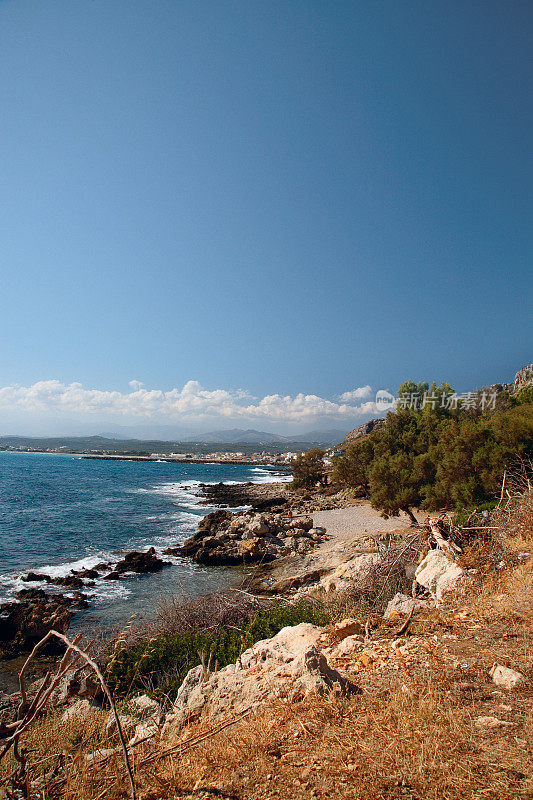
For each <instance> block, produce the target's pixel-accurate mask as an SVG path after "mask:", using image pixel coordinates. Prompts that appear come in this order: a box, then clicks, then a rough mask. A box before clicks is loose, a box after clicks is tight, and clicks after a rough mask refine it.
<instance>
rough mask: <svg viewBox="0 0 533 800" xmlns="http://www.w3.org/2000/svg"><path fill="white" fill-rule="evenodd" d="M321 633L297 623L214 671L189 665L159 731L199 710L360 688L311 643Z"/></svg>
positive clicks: (229, 709)
mask: <svg viewBox="0 0 533 800" xmlns="http://www.w3.org/2000/svg"><path fill="white" fill-rule="evenodd" d="M321 633H322V629H321V628H317V627H316V626H315V625H310V624H308V623H305V622H302V623H300V625H296V626H294V627H290V628H283V629H282V630H281V631H280V632H279V633H278V634H276V636H273V637H272V638H271V639H263V640H262V641H260V642H257V643H256V644H255V645H253V647H250V648H249V649H248V650H246V651H245V652H244V653H243V654H242V655H241V657H240V658H239V659H238V660H237V662H236V663H235V664H230V665H229V666H227V667H224V668H223V669H221V670H218V671H217V672H214V673H211V674H210V675H206V674H205V672H204V670H203V669H202V667H195V668H194V669H192V670H190V671H189V673H188V674H187V676H186V678H185V680H184V682H183V684H182V686H181V687H180V689H179V691H178V694H177V697H176V701H175V703H174V708H173V713H172V714H170V715H168V716H167V721H166V723H165V727H164V729H163V735H165V734H166V733H167V732H169V731H172V730H176V729H179V727H180V726H181V725H182V724H183V723H184V722H186V721H187V720H188V719H193V718H195V717H196V716H198V715H199V714H200V713H203V712H205V713H207V714H209V716H210V717H213V718H217V717H221V716H228V715H230V714H239V713H241V712H243V711H245V710H247V709H249V708H251V707H253V706H256V705H258V704H259V703H261V702H263V701H265V700H267V699H269V698H272V697H289V698H296V697H302V696H305V695H307V694H311V693H316V694H326V693H327V692H329V691H332V690H334V691H340V692H342V693H346V694H348V693H353V692H357V691H359V689H358V688H357V687H356V686H354V685H353V684H351V683H349V681H347V680H346V679H345V678H343V677H342V675H341V674H340V673H338V672H337V671H336V670H333V669H331V668H330V667H329V666H328V663H327V661H326V659H325V657H324V655H323V654H322V653H321V652H320V651H319V650H318V649H317V646H316V645H317V643H318V640H319V637H320V635H321Z"/></svg>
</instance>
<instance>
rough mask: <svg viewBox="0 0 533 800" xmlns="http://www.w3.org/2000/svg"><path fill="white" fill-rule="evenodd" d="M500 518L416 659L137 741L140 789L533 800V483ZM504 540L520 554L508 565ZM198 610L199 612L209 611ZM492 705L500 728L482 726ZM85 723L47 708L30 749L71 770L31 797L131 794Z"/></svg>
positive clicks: (118, 766) (200, 796)
mask: <svg viewBox="0 0 533 800" xmlns="http://www.w3.org/2000/svg"><path fill="white" fill-rule="evenodd" d="M502 505H503V504H502ZM496 520H498V530H497V531H495V533H494V534H492V533H491V534H490V535H488V536H486V537H484V539H483V544H482V545H481V544H480V542H479V541H478V542H475V543H474V544H473V545H471V546H470V549H469V548H467V551H466V552H465V554H464V558H465V559H468V558H470V559H472V561H471V564H473V565H474V566H473V568H475V569H478V578H479V580H478V582H477V583H476V585H475V587H474V590H473V592H472V595H471V597H470V598H469V599H468V600H467V601H466V602H465V603H464V604H463V605H462V606H461V607H460V608H459V609H456V610H453V609H450V610H448V611H446V610H439V611H433V612H431V613H428V614H426V615H425V616H422V617H420V618H418V617H417V618H416V620H413V624H412V626H411V630H410V633H411V637H407V638H406V639H405V641H408V640H409V641H410V642H411V643H412V644H416V642H417V637H418V644H419V646H418V645H417V646H416V647H414V648H413V655H412V657H410V656H409V655H406V656H405V658H403V656H401V655H400V656H398V660H397V661H396V662H395V664H396V666H394V665H393V660H392V658H391V661H390V662H387V663H386V664H385V666H384V667H382V666H379V665H377V666H371V667H370V668H369V669H368V670H367V671H366V672H365V673H362V674H361V673H358V674H357V675H356V676H355V680H356V682H358V683H359V684H360V685H361V686H362V688H363V690H364V691H363V694H362V695H360V696H356V697H354V698H351V699H342V698H338V697H333V696H332V697H330V698H325V699H324V698H322V699H321V698H316V697H311V698H306V699H304V700H302V701H301V702H299V703H288V702H285V701H282V700H276V701H274V700H273V701H272V702H270V703H268V704H265V705H264V706H262V707H261V708H259V709H257V710H256V711H254V712H253V713H252V714H250V715H249V716H247V717H245V718H244V719H241V720H240V721H238V722H237V723H236V724H234V725H231V726H230V727H227V728H225V729H220V727H217V728H214V726H213V723H212V721H211V720H209V719H208V718H202V719H200V721H199V722H197V723H196V724H195V725H191V726H189V727H187V728H186V729H184V730H183V731H181V732H180V734H179V736H180V737H181V741H182V745H181V747H176V741H178V743H179V740H175V739H174V740H173V739H166V740H164V741H161V742H154V741H151V742H149V743H146V744H144V745H141V746H140V747H139V748H138V749H136V750H134V754H135V755H134V760H135V777H136V784H137V788H138V794H139V798H140V800H172V799H173V798H176V799H177V798H180V800H184V799H185V798H191V799H192V798H194V799H195V800H206V799H207V798H213V797H221V798H226V800H230V798H242V800H278V799H279V800H298V798H302V800H303V798H305V799H306V800H307V798H319V800H322V799H324V800H325V798H350V800H400V798H405V799H406V800H464V799H466V798H468V799H469V800H517V799H518V800H519V799H520V798H532V797H533V771H532V764H533V750H532V743H533V577H532V575H533V563H532V562H533V559H529V560H527V559H526V560H522V561H520V560H519V558H518V554H519V553H521V552H524V551H526V550H527V549H528V548H529V550H530V549H531V547H532V543H533V499H532V494H531V489H530V488H528V489H527V491H525V492H523V493H522V496H521V498H517V497H516V496H515V497H512V498H510V501H509V502H507V503H506V504H505V507H501V508H500V509H499V510H498V511H497V512H496V513H495V514H493V516H492V518H491V522H490V525H489V523H488V522H485V524H486V525H489V527H490V528H492V527H493V525H492V523H493V522H495V521H496ZM497 548H502V549H503V551H504V552H505V553H508V554H510V555H509V557H508V558H505V559H503V561H504V566H503V567H502V568H500V567H499V563H500V562H499V561H498V560H497V559H496V557H495V554H496V552H498V553H499V552H500V551H499V550H498V551H497ZM487 552H488V553H489V554H490V553H492V554H493V555H494V557H492V556H490V558H489V561H490V564H491V567H490V569H489V570H488V571H487V572H485V571H484V570H483V569H481V567H480V565H482V564H483V559H484V558H485V554H486V553H487ZM396 555H398V554H396ZM390 556H391V558H390V559H389V567H390V566H393V567H394V569H396V566H398V570H399V572H398V576H400V575H401V570H404V567H405V565H404V564H403V563H402V562H401V559H400V560H399V561H398V562H397V563H396V556H394V555H393V554H392V553H391V554H390ZM476 564H477V566H476ZM510 565H517V566H514V567H511V566H510ZM393 571H394V570H393ZM391 574H392V573H391ZM231 613H234V612H233V611H231ZM198 614H199V618H202V616H203V615H205V609H202V608H199V609H198ZM175 619H177V620H178V622H177V624H178V625H182V624H187V623H186V621H185V620H184V621H181V616H180V614H178V616H177V617H176V616H175V611H174V610H173V611H172V613H171V616H170V620H167V622H166V623H165V624H166V625H167V626H168V625H169V624H174V622H173V620H175ZM385 627H386V625H385V622H383V623H381V625H380V628H378V629H376V630H374V632H373V633H371V634H370V639H369V645H368V646H369V647H370V648H371V647H372V643H373V642H375V645H374V646H377V642H376V640H377V638H378V637H379V636H380V635H381V636H382V637H384V638H386V636H387V635H388V634H387V632H386V631H385ZM380 630H381V633H380ZM372 637H373V638H372ZM389 638H390V637H389ZM417 648H418V649H417ZM395 657H396V656H395ZM410 659H411V660H410ZM495 661H496V662H498V663H503V664H505V665H507V666H510V667H513V668H514V669H518V670H520V671H521V672H523V674H524V675H525V676H526V679H527V685H526V686H525V687H524V688H522V689H518V690H514V691H509V692H505V691H503V690H501V691H500V689H499V687H497V686H495V685H494V684H493V683H492V681H491V679H490V677H489V669H490V666H491V664H492V663H493V662H495ZM345 674H347V675H349V664H348V663H347V664H346V666H345ZM485 716H493V717H496V718H498V719H499V720H500V721H501V725H500V726H499V727H496V728H494V729H486V728H483V727H482V726H481V727H480V725H479V723H478V724H476V720H477V719H478V718H479V717H485ZM80 726H81V723H80V721H79V720H75V719H74V720H72V721H71V722H70V723H69V724H68V725H67V726H65V725H64V724H63V725H61V724H59V723H58V721H57V719H56V718H53V717H50V718H45V719H43V720H41V721H40V722H39V723H38V725H37V726H36V727H35V728H34V729H33V730H32V731H31V732H30V733H29V734H28V737H27V739H26V740H25V746H26V747H29V748H32V747H33V748H34V749H35V752H36V754H38V755H39V756H40V757H41V758H44V757H47V756H50V755H52V754H54V753H55V754H58V753H59V752H64V753H65V755H64V756H63V760H64V762H65V771H64V772H63V776H64V777H63V780H62V781H61V782H60V783H59V782H54V780H53V779H52V780H48V782H47V787H46V792H45V793H40V794H39V793H37V792H36V793H35V794H34V798H35V800H37V798H39V800H44V799H45V798H46V800H54V798H57V799H58V800H120V799H121V798H126V797H128V785H127V782H126V776H125V771H124V765H123V764H122V762H121V758H120V755H119V754H118V753H117V754H116V755H113V756H111V757H110V758H109V759H108V760H107V761H105V762H104V763H100V764H96V765H93V764H91V763H90V762H88V761H87V760H86V758H85V753H87V752H88V751H91V750H94V748H95V746H108V744H109V743H107V744H106V743H105V741H104V740H103V738H102V734H101V724H100V727H99V728H98V726H97V728H96V729H87V730H81V728H80ZM83 737H86V740H85V741H82V739H83ZM87 737H88V738H87ZM192 737H197V738H196V739H194V741H193V743H192V744H191V743H190V740H191V738H192ZM185 740H186V741H188V742H189V744H188V745H187V746H185V745H184V744H183V742H184V741H185ZM111 745H112V746H116V742H115V741H111ZM170 746H172V747H173V748H174V749H173V750H172V752H170V753H167V752H166V750H167V749H168V748H169V747H170ZM144 759H149V762H148V763H146V764H143V760H144ZM36 760H37V759H36ZM50 760H52V761H53V759H50Z"/></svg>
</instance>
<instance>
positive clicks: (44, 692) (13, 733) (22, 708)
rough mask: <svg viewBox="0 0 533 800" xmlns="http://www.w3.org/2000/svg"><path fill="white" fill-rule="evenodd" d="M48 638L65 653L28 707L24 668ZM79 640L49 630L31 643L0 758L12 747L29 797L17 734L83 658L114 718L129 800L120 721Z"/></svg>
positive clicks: (132, 784) (130, 777) (130, 773)
mask: <svg viewBox="0 0 533 800" xmlns="http://www.w3.org/2000/svg"><path fill="white" fill-rule="evenodd" d="M52 637H55V638H57V639H59V640H60V641H62V642H63V643H64V644H65V645H66V647H67V649H66V652H65V654H64V655H63V658H62V659H61V661H60V663H59V667H58V669H57V671H56V673H55V675H54V676H53V677H51V676H50V673H47V674H46V675H45V677H44V679H43V682H42V684H41V686H40V687H39V690H38V692H37V694H36V695H35V697H34V699H33V700H32V702H31V703H30V705H29V706H28V698H27V693H26V686H25V674H26V671H27V669H28V666H29V665H30V663H31V661H32V659H33V658H34V657H35V655H36V654H37V652H38V651H39V650H40V649H41V648H42V647H44V645H45V644H46V643H47V642H48V641H49V640H50V639H51V638H52ZM80 640H81V634H78V635H77V636H76V637H75V639H74V641H70V640H69V639H68V638H67V637H66V636H65V635H64V634H62V633H59V632H58V631H54V630H51V631H49V632H48V633H47V634H46V636H44V637H43V638H42V639H41V641H40V642H38V643H37V644H36V645H35V647H34V648H33V650H32V651H31V653H30V655H29V656H28V658H27V659H26V661H25V662H24V664H23V666H22V668H21V670H20V674H19V686H20V693H21V698H22V700H21V703H20V705H19V708H18V717H17V719H16V720H15V721H14V722H13V723H10V724H9V725H8V726H5V727H4V729H2V731H0V737H2V738H3V739H4V746H3V749H2V751H1V752H0V761H1V760H2V758H3V757H4V756H5V755H6V754H7V753H8V752H9V750H10V749H11V748H13V754H14V756H15V758H16V759H17V761H19V763H20V764H21V769H20V770H19V772H20V773H21V774H20V776H19V778H22V777H23V778H24V782H25V784H26V790H25V794H26V797H27V798H29V782H28V779H27V759H26V757H25V755H24V753H23V752H21V751H20V750H19V742H20V737H21V735H22V734H23V733H24V731H25V730H26V729H27V728H28V727H29V726H30V725H31V724H32V722H33V721H34V720H35V719H36V717H37V716H38V715H39V714H40V713H41V712H42V711H43V709H44V708H45V706H46V704H47V702H48V700H49V699H50V697H51V695H52V693H53V691H54V689H55V688H56V687H57V685H58V683H59V681H60V680H61V679H62V678H63V677H64V675H65V674H66V673H67V671H68V670H69V669H70V668H71V667H72V665H73V664H74V663H75V662H76V661H78V660H79V659H82V660H83V661H85V663H86V665H87V666H89V667H90V668H91V669H92V670H93V671H94V673H95V675H96V677H97V678H98V681H99V682H100V685H101V687H102V691H103V692H104V694H105V696H106V697H107V700H108V702H109V705H110V706H111V711H112V713H113V716H114V718H115V724H116V727H117V733H118V737H119V740H120V746H121V748H122V753H123V756H124V765H125V767H126V773H127V775H128V780H129V783H130V790H131V797H132V800H136V792H135V782H134V778H133V771H132V768H131V765H130V760H129V756H128V749H127V746H126V741H125V739H124V733H123V731H122V725H121V723H120V718H119V715H118V713H117V709H116V706H115V702H114V700H113V697H112V695H111V692H110V690H109V688H108V687H107V684H106V682H105V681H104V678H103V675H102V673H101V672H100V669H99V668H98V665H97V664H96V662H95V661H93V659H92V658H91V657H90V656H89V655H87V653H86V652H85V651H84V650H82V649H81V648H80V647H78V644H79V642H80Z"/></svg>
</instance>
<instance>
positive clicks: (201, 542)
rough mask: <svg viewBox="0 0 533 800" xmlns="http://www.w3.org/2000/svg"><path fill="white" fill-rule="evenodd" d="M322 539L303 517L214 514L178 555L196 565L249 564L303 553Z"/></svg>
mask: <svg viewBox="0 0 533 800" xmlns="http://www.w3.org/2000/svg"><path fill="white" fill-rule="evenodd" d="M324 537H325V530H324V529H323V528H313V520H312V518H311V517H307V516H303V517H302V516H299V517H295V518H290V517H288V516H285V515H282V514H266V513H255V512H253V511H246V512H243V513H240V514H231V513H230V512H229V511H214V512H213V513H211V514H208V515H207V516H206V517H204V519H203V520H202V521H201V522H200V523H199V525H198V531H197V533H196V534H195V535H194V536H192V537H191V538H190V539H188V540H187V541H186V542H185V543H184V544H183V546H182V547H181V549H180V551H179V552H180V554H181V555H184V556H190V557H192V559H193V560H194V561H196V562H197V563H199V564H210V565H224V564H249V563H253V562H258V561H262V562H268V561H272V560H273V559H274V558H277V557H278V556H285V555H290V554H291V553H306V552H308V551H309V550H311V549H312V548H313V547H314V546H315V544H317V543H318V542H321V541H323V539H324Z"/></svg>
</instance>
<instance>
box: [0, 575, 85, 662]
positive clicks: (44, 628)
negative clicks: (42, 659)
mask: <svg viewBox="0 0 533 800" xmlns="http://www.w3.org/2000/svg"><path fill="white" fill-rule="evenodd" d="M21 591H22V592H31V594H26V595H25V596H23V597H21V598H20V602H19V603H3V604H2V605H0V652H1V653H2V654H3V655H4V656H13V655H17V654H18V653H27V652H29V651H30V650H32V649H33V647H34V646H35V645H36V644H37V642H39V641H40V640H41V639H42V638H43V637H44V636H46V634H47V633H48V632H49V631H50V630H52V629H54V630H56V631H57V632H58V633H66V632H67V630H68V628H69V625H70V621H71V619H72V614H73V611H74V608H75V607H76V602H77V601H76V600H75V599H74V598H69V597H64V596H63V595H49V594H46V592H44V591H42V590H39V589H33V590H32V589H28V590H24V589H22V590H21ZM63 649H64V647H63V644H62V643H61V642H60V641H59V640H58V639H55V638H53V639H50V641H49V642H48V643H47V645H46V646H45V648H43V651H42V652H43V653H57V652H61V651H62V650H63Z"/></svg>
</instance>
